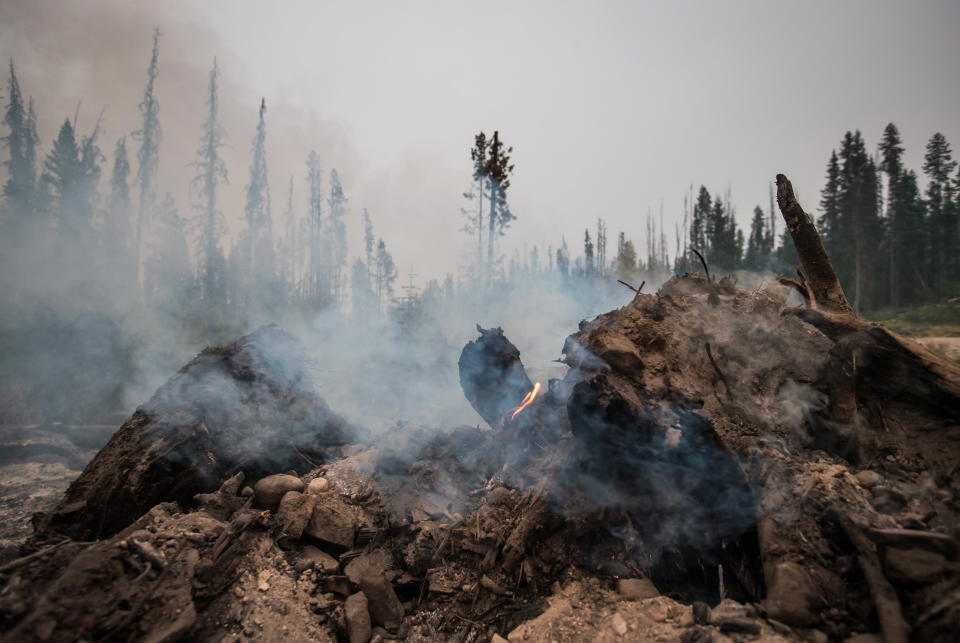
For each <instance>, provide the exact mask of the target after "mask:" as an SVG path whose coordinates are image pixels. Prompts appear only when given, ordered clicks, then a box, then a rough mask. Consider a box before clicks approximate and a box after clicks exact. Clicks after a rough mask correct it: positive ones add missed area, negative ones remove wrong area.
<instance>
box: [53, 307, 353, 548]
mask: <svg viewBox="0 0 960 643" xmlns="http://www.w3.org/2000/svg"><path fill="white" fill-rule="evenodd" d="M303 355H304V351H303V347H302V346H300V345H299V343H298V342H297V341H296V340H295V339H294V338H292V337H291V336H289V335H287V334H286V333H284V332H283V331H281V330H280V329H279V328H278V327H276V326H274V325H270V326H265V327H263V328H260V329H259V330H257V331H256V332H254V333H251V334H250V335H247V336H245V337H242V338H240V339H238V340H236V341H235V342H233V343H230V344H227V345H224V346H219V347H214V348H208V349H206V350H204V351H203V352H202V353H200V354H199V355H198V356H197V357H196V358H195V359H193V360H192V361H191V362H190V363H188V364H187V365H186V366H184V367H183V368H182V369H181V370H180V372H179V373H178V374H177V375H175V376H174V377H173V378H171V379H170V380H169V381H168V382H167V383H166V384H164V385H163V386H162V387H161V388H160V389H159V390H158V391H157V392H156V394H155V395H154V396H153V398H152V399H151V400H150V401H149V402H147V403H146V404H144V405H143V406H142V407H140V408H139V409H137V411H136V412H135V413H134V414H133V416H132V417H131V418H130V419H129V420H127V422H126V423H124V425H123V426H121V427H120V429H119V430H118V431H117V432H116V434H115V435H114V436H113V438H111V440H110V442H109V443H108V444H107V445H106V446H105V447H104V448H103V449H102V450H101V451H100V452H99V453H97V455H96V457H95V458H94V459H93V460H92V461H91V462H90V463H89V464H88V465H87V466H86V468H85V469H84V470H83V473H82V474H81V475H80V477H79V478H77V480H76V481H74V483H73V484H71V485H70V488H69V489H68V490H67V493H66V495H65V497H64V498H63V500H62V501H61V502H60V503H59V504H58V505H57V507H56V508H55V509H54V510H53V511H52V512H50V513H48V514H46V515H41V516H38V517H37V518H36V519H35V527H36V532H37V535H36V536H35V539H41V540H42V539H44V538H50V537H54V536H55V535H57V534H62V535H67V536H70V537H71V538H74V539H77V540H92V539H99V538H103V537H106V536H110V535H112V534H114V533H116V532H117V531H119V530H120V529H122V528H124V527H126V526H127V525H128V524H130V523H131V522H132V521H133V520H135V519H136V518H138V517H139V516H140V515H142V514H143V513H144V512H146V511H147V510H148V509H150V508H151V507H153V506H154V505H156V504H158V503H161V502H168V501H172V502H177V503H179V504H180V505H181V506H188V505H190V504H191V503H192V502H193V497H194V495H195V494H198V493H203V492H209V491H213V490H215V489H217V487H218V486H219V485H220V482H221V481H222V480H224V479H225V478H227V477H229V476H232V475H233V474H235V473H236V472H238V471H242V472H244V473H245V474H246V476H247V478H248V479H250V478H252V479H256V478H257V477H260V476H262V475H264V474H269V473H277V472H283V471H286V470H289V469H293V470H296V471H299V472H305V471H308V470H310V469H311V468H313V467H314V466H316V465H317V464H319V463H321V462H323V460H324V457H325V450H326V449H327V448H329V447H333V446H337V445H341V444H344V443H346V442H348V441H350V440H351V439H353V438H355V437H356V434H357V432H358V429H357V428H356V427H354V426H352V425H350V424H349V423H348V422H347V421H346V420H344V419H343V418H342V417H340V416H339V415H337V414H336V413H333V412H332V411H331V410H330V409H329V408H328V407H327V405H326V403H325V402H324V401H323V400H322V399H321V398H320V397H319V396H318V395H317V394H316V393H315V392H314V391H313V389H312V387H311V386H310V378H309V374H308V371H307V368H306V363H305V361H304V357H303Z"/></svg>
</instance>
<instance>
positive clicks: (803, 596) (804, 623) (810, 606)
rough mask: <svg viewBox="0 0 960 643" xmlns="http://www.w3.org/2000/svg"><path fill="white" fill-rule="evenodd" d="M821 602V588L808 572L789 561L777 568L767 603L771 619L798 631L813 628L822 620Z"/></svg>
mask: <svg viewBox="0 0 960 643" xmlns="http://www.w3.org/2000/svg"><path fill="white" fill-rule="evenodd" d="M817 602H818V592H817V588H816V585H815V584H814V582H813V579H812V578H811V577H810V574H809V573H807V570H805V569H804V568H803V567H801V566H800V565H798V564H797V563H794V562H789V561H786V562H781V563H778V564H777V565H776V566H775V567H774V568H773V571H772V573H771V574H770V582H769V585H768V587H767V598H766V600H765V601H764V607H765V608H766V610H767V614H768V615H769V616H770V618H773V619H775V620H778V621H780V622H782V623H786V624H787V625H792V626H794V627H810V626H812V625H814V624H816V623H817V620H818V619H817V610H816V609H815V608H816V605H817Z"/></svg>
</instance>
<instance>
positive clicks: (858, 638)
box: [843, 634, 883, 643]
mask: <svg viewBox="0 0 960 643" xmlns="http://www.w3.org/2000/svg"><path fill="white" fill-rule="evenodd" d="M843 643H883V637H882V636H880V635H879V634H854V635H853V636H851V637H850V638H848V639H844V641H843Z"/></svg>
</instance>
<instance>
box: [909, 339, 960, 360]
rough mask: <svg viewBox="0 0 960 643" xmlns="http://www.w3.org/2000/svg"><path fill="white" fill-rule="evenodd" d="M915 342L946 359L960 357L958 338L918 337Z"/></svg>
mask: <svg viewBox="0 0 960 643" xmlns="http://www.w3.org/2000/svg"><path fill="white" fill-rule="evenodd" d="M917 341H918V342H920V343H921V344H923V345H924V346H926V347H927V348H929V349H930V350H932V351H934V352H936V353H940V354H942V355H945V356H946V357H947V359H952V360H955V359H957V358H958V357H960V337H918V338H917Z"/></svg>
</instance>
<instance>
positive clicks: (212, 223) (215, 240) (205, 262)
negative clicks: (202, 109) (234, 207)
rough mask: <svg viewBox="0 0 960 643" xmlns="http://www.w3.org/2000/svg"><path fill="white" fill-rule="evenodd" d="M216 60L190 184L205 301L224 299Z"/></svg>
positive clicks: (224, 172) (223, 174)
mask: <svg viewBox="0 0 960 643" xmlns="http://www.w3.org/2000/svg"><path fill="white" fill-rule="evenodd" d="M219 76H220V72H219V69H218V68H217V59H216V58H214V59H213V68H212V69H211V70H210V80H209V83H208V86H207V102H206V104H207V116H206V118H205V119H204V122H203V130H202V137H201V142H200V146H199V147H198V148H197V160H196V162H195V163H194V167H196V168H197V175H196V177H194V179H193V183H192V187H193V190H194V194H195V196H196V198H197V203H196V206H195V207H196V210H197V212H198V223H199V228H200V235H199V242H198V245H199V252H198V253H197V254H198V256H199V257H200V260H199V264H200V265H199V266H198V271H199V280H198V281H199V286H200V297H201V299H202V300H203V301H205V302H207V303H208V304H223V303H226V299H227V290H226V288H227V274H226V273H227V266H226V259H225V258H224V256H223V249H222V248H221V245H220V235H221V231H222V229H223V227H224V225H225V221H224V217H223V213H222V212H220V210H219V207H218V203H217V196H218V194H217V193H218V190H219V187H220V184H221V183H226V182H227V181H228V177H227V166H226V165H225V164H224V162H223V159H221V158H220V148H222V147H223V144H224V143H223V139H224V131H223V126H222V125H221V124H220V97H219V87H218V83H219Z"/></svg>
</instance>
